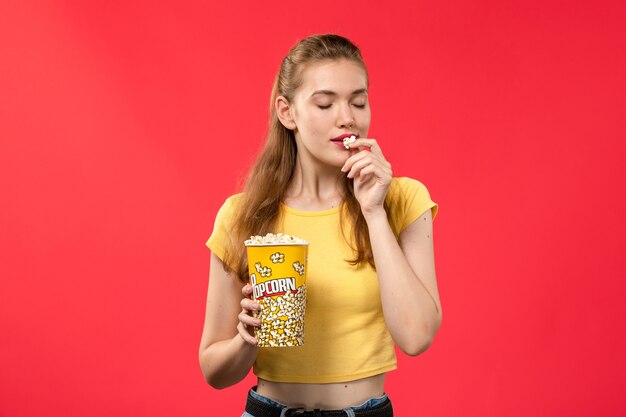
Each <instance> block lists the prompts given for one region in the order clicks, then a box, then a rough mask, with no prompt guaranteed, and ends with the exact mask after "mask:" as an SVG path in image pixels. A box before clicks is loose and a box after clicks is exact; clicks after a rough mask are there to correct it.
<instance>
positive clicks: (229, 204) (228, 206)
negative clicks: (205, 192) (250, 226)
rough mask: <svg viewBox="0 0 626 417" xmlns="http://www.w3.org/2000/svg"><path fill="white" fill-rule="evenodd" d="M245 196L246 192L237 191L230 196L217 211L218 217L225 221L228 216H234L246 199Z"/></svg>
mask: <svg viewBox="0 0 626 417" xmlns="http://www.w3.org/2000/svg"><path fill="white" fill-rule="evenodd" d="M244 197H245V194H244V193H237V194H233V195H231V196H229V197H228V198H227V199H226V200H224V202H223V203H222V206H221V207H220V209H219V211H218V212H217V219H218V220H222V221H223V220H225V219H227V218H230V217H232V216H233V215H234V214H235V213H236V212H237V210H238V209H239V207H241V204H242V203H243V201H244Z"/></svg>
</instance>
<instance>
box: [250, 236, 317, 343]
mask: <svg viewBox="0 0 626 417" xmlns="http://www.w3.org/2000/svg"><path fill="white" fill-rule="evenodd" d="M245 245H246V251H247V253H248V272H249V274H250V284H251V285H252V288H253V298H254V299H255V300H256V301H257V302H258V303H259V304H260V305H261V311H259V312H258V313H257V315H256V316H257V317H258V318H260V319H261V326H260V327H255V332H254V335H255V337H256V338H257V340H258V343H257V345H258V346H259V347H282V346H302V345H303V344H304V312H305V307H306V268H307V254H308V248H309V247H308V243H307V242H306V241H304V240H302V239H298V238H294V237H291V236H287V235H282V234H278V235H273V234H268V235H266V236H264V237H261V236H253V237H252V238H251V239H250V240H246V242H245Z"/></svg>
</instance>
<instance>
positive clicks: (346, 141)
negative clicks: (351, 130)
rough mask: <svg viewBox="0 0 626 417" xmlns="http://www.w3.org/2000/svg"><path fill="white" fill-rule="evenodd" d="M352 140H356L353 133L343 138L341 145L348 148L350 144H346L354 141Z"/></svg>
mask: <svg viewBox="0 0 626 417" xmlns="http://www.w3.org/2000/svg"><path fill="white" fill-rule="evenodd" d="M354 142H356V136H354V135H352V136H350V137H349V138H343V146H344V147H345V148H346V149H350V146H348V145H350V144H351V143H354Z"/></svg>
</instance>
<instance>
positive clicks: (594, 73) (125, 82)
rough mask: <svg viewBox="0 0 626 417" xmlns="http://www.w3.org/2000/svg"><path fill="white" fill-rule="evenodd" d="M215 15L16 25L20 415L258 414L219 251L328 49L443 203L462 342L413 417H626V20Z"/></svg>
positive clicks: (16, 406)
mask: <svg viewBox="0 0 626 417" xmlns="http://www.w3.org/2000/svg"><path fill="white" fill-rule="evenodd" d="M55 3H56V4H55ZM209 3H210V2H203V1H196V2H186V3H184V4H182V5H181V2H174V1H151V2H83V1H63V2H61V1H58V2H49V3H47V4H45V3H44V2H40V1H24V0H20V1H6V2H2V3H1V4H0V198H1V201H2V204H1V209H0V214H1V217H0V226H1V231H0V277H1V288H0V325H1V330H0V331H1V335H0V415H2V416H11V417H12V416H37V415H58V416H61V415H63V416H83V415H88V416H94V417H95V416H113V415H114V416H144V415H145V416H148V415H149V416H153V417H156V416H170V415H179V416H222V415H223V416H238V415H240V414H241V411H242V407H243V403H244V395H245V391H246V390H247V389H248V388H249V386H250V385H251V384H252V383H253V380H252V379H251V378H249V379H247V380H246V381H245V382H244V383H241V384H239V385H237V386H235V387H232V388H228V389H226V390H223V391H216V390H214V389H212V388H210V387H209V386H208V385H206V384H205V382H204V380H203V377H202V374H201V372H200V368H199V365H198V345H199V341H200V335H201V332H202V325H203V320H204V304H205V299H206V288H207V274H208V264H209V251H208V249H206V247H205V246H204V242H205V241H206V239H207V237H208V235H209V234H210V232H211V230H212V226H213V219H214V216H215V213H216V211H217V209H218V208H219V206H220V205H221V203H222V201H223V200H224V199H225V198H226V196H228V195H229V194H230V193H232V192H233V191H234V190H235V186H236V183H237V179H238V178H239V177H240V176H241V175H242V173H243V172H244V170H245V168H246V167H247V166H248V164H249V162H250V160H251V159H252V158H253V156H254V154H255V152H256V151H257V149H258V147H259V145H260V143H261V141H262V138H263V134H264V131H265V128H266V124H267V106H268V98H269V93H270V88H271V83H272V77H273V75H274V73H275V71H276V69H277V68H278V65H279V61H280V59H281V58H282V56H283V55H284V54H285V53H286V52H287V50H288V49H289V48H290V47H291V46H292V45H293V43H294V42H296V41H297V40H298V39H299V38H301V37H304V36H306V35H308V34H312V33H322V32H338V33H341V34H343V35H346V36H348V37H350V38H352V39H353V40H354V41H355V42H356V43H357V44H359V45H360V46H361V47H362V50H363V53H364V55H365V58H366V61H367V63H368V64H369V71H370V81H371V104H372V108H373V119H372V120H373V122H372V129H371V131H370V134H371V136H372V137H375V138H377V139H378V140H379V141H380V142H381V144H383V146H384V148H383V149H384V151H385V153H386V155H387V157H388V159H389V160H390V161H391V162H392V164H393V167H394V172H395V174H396V175H406V176H412V177H415V178H417V179H419V180H420V181H422V182H424V183H425V184H426V185H427V187H428V188H429V190H430V192H431V196H432V198H433V199H434V200H435V201H436V202H437V203H439V205H440V212H439V215H438V217H437V219H436V220H435V245H436V260H437V272H438V274H437V275H438V280H439V286H440V295H441V300H442V304H443V310H444V321H443V325H442V328H441V330H440V332H439V334H438V336H437V338H436V340H435V343H434V344H433V345H432V346H431V348H430V349H429V350H428V351H427V352H426V353H424V354H423V355H421V356H419V357H417V358H409V357H400V359H399V361H400V367H399V369H398V370H397V371H395V372H392V373H391V374H389V377H388V387H387V388H388V392H389V393H390V395H391V397H392V399H393V400H394V403H395V408H396V410H397V415H399V416H410V415H424V416H426V415H428V416H460V415H462V416H481V417H488V416H503V415H506V416H589V415H602V416H623V415H625V414H626V405H625V404H626V403H625V402H624V401H623V399H622V397H621V394H620V392H622V393H623V391H624V390H625V389H626V377H625V375H626V360H625V359H626V357H625V351H626V349H625V348H626V346H625V341H626V340H625V339H626V333H625V332H624V328H625V323H626V311H625V309H624V307H623V305H624V303H623V298H624V292H625V290H626V284H625V280H624V276H625V272H626V267H625V266H626V265H625V261H624V256H623V255H624V247H625V246H626V245H625V238H624V236H625V233H626V220H625V216H624V213H625V209H626V207H625V205H626V204H625V203H626V201H625V195H626V193H625V192H624V186H625V185H626V181H625V180H626V174H625V169H624V160H625V159H626V158H625V157H626V155H625V153H626V152H625V150H626V141H625V139H626V135H625V134H626V126H625V124H626V123H625V120H626V117H624V115H625V114H626V94H625V93H626V32H625V29H624V21H626V7H625V6H624V2H621V1H587V2H584V1H567V2H566V1H524V2H521V1H520V2H511V1H508V2H507V1H504V2H503V1H479V2H477V1H470V0H457V1H445V2H426V1H420V2H410V1H405V2H403V3H404V4H400V3H397V2H396V3H394V2H392V3H389V2H378V3H377V2H363V1H353V0H346V1H342V2H337V1H326V0H320V1H316V2H307V3H301V2H293V1H280V2H274V3H272V6H260V5H259V4H262V3H263V2H249V3H248V4H246V3H240V2H230V3H229V5H228V6H224V5H213V4H209ZM220 3H221V2H220ZM224 3H225V2H224ZM368 3H372V4H368ZM379 3H380V5H379ZM383 3H386V4H387V6H384V5H383ZM44 4H45V5H44ZM268 4H269V3H268Z"/></svg>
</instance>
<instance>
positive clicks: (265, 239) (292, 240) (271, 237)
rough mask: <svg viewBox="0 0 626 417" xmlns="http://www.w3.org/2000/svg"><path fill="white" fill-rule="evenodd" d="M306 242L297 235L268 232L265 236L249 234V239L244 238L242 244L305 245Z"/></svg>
mask: <svg viewBox="0 0 626 417" xmlns="http://www.w3.org/2000/svg"><path fill="white" fill-rule="evenodd" d="M307 243H308V242H307V241H306V240H304V239H300V238H299V237H295V236H290V235H287V234H283V233H278V234H273V233H268V234H266V235H265V236H250V239H248V240H246V241H245V242H244V244H245V245H246V246H247V245H272V244H279V245H285V244H287V245H288V244H295V245H306V244H307Z"/></svg>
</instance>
